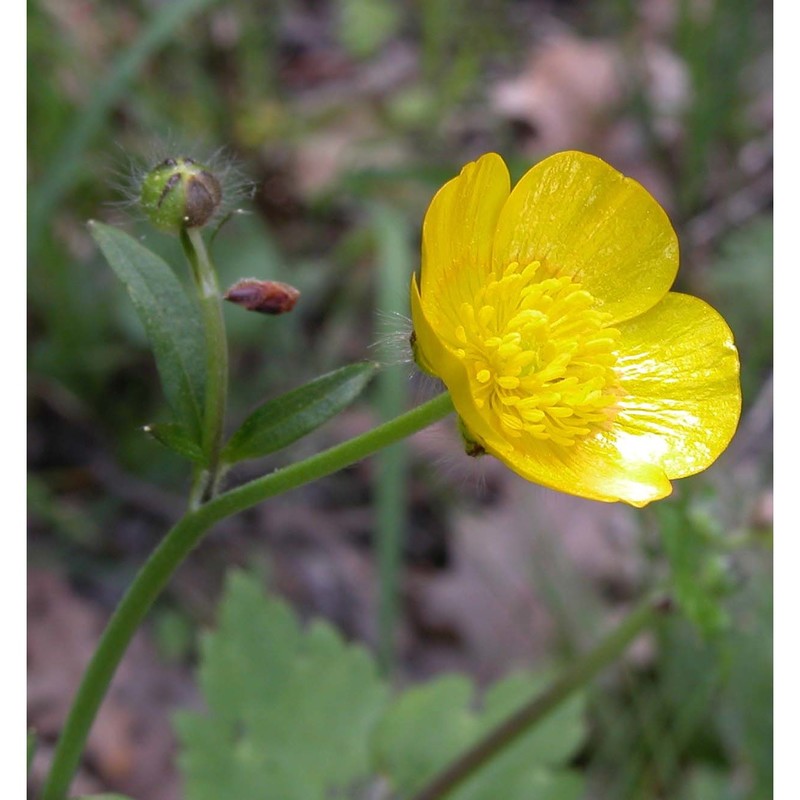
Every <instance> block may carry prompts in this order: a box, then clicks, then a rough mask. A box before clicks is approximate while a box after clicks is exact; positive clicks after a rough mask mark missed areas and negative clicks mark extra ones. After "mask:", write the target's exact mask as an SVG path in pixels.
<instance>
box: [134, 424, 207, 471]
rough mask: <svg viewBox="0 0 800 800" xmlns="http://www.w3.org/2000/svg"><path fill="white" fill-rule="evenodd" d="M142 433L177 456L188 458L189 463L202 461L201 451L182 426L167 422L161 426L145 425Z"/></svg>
mask: <svg viewBox="0 0 800 800" xmlns="http://www.w3.org/2000/svg"><path fill="white" fill-rule="evenodd" d="M144 432H145V433H147V434H149V435H150V436H152V437H153V438H154V439H155V440H156V441H157V442H159V443H160V444H163V445H164V447H167V448H169V449H170V450H172V451H173V452H175V453H177V454H178V455H179V456H183V457H184V458H188V459H189V461H195V462H198V463H200V462H202V461H203V458H204V456H203V451H202V449H201V448H200V447H199V445H198V444H197V442H196V441H195V440H194V439H193V438H192V437H191V436H190V435H189V433H188V432H187V430H186V428H184V427H183V426H182V425H178V424H177V423H175V422H167V423H163V424H161V425H145V427H144Z"/></svg>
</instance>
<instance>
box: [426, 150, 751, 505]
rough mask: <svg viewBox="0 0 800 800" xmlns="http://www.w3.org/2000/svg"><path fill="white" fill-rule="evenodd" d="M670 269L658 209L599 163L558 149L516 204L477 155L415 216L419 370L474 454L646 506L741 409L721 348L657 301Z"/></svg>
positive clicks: (683, 299) (529, 178) (689, 300)
mask: <svg viewBox="0 0 800 800" xmlns="http://www.w3.org/2000/svg"><path fill="white" fill-rule="evenodd" d="M677 270H678V241H677V237H676V235H675V232H674V230H673V229H672V225H671V224H670V222H669V219H668V218H667V215H666V213H665V212H664V210H663V209H662V208H661V207H660V206H659V205H658V203H657V202H656V201H655V200H654V199H653V197H651V196H650V194H648V193H647V191H646V190H645V189H644V188H643V187H642V186H641V185H639V184H638V183H636V182H635V181H633V180H631V179H630V178H626V177H624V176H623V175H621V174H620V173H619V172H617V171H616V170H614V169H613V168H612V167H610V166H609V165H608V164H606V163H605V162H603V161H601V160H600V159H599V158H596V157H594V156H590V155H586V154H585V153H577V152H566V153H558V154H556V155H554V156H551V157H550V158H547V159H545V160H544V161H542V162H541V163H539V164H537V165H536V166H535V167H533V168H532V169H531V170H529V171H528V172H527V173H526V175H525V176H524V177H523V178H522V180H520V182H519V183H518V184H517V185H516V186H515V187H514V190H513V191H511V187H510V180H509V175H508V170H507V169H506V165H505V164H504V163H503V160H502V159H501V158H500V156H498V155H496V154H495V153H488V154H487V155H484V156H482V157H481V158H480V159H478V161H476V162H474V163H471V164H467V166H465V167H464V169H463V170H462V171H461V174H460V175H459V176H458V177H456V178H454V179H453V180H451V181H449V182H448V183H446V184H445V185H444V186H443V187H442V188H441V189H440V190H439V191H438V192H437V194H436V196H435V197H434V198H433V201H432V202H431V205H430V208H429V209H428V213H427V215H426V217H425V224H424V227H423V234H422V274H421V281H420V283H419V284H418V282H417V277H416V275H415V276H414V277H413V279H412V282H411V308H412V316H413V321H414V334H415V335H414V351H415V357H416V360H417V362H418V364H419V365H420V366H421V367H422V368H423V369H424V370H426V371H427V372H430V373H431V374H433V375H436V376H437V377H439V378H441V380H442V381H444V383H445V385H446V386H447V388H448V389H449V391H450V394H451V396H452V399H453V404H454V406H455V408H456V411H457V412H458V414H459V416H460V418H461V423H462V430H463V431H464V434H465V438H466V439H467V442H468V444H469V450H470V451H471V452H473V453H480V452H483V451H485V452H488V453H491V454H492V455H494V456H495V457H497V458H499V459H500V460H501V461H503V462H504V463H505V464H507V465H508V466H509V467H510V468H511V469H513V470H514V471H515V472H517V473H519V474H520V475H522V476H523V477H525V478H527V479H528V480H531V481H535V482H537V483H541V484H543V485H545V486H549V487H551V488H553V489H558V490H560V491H562V492H569V493H571V494H576V495H580V496H582V497H588V498H592V499H594V500H604V501H609V502H611V501H616V500H622V501H625V502H626V503H630V504H631V505H634V506H644V505H646V504H647V503H649V502H650V501H652V500H657V499H659V498H662V497H666V496H667V495H668V494H670V492H671V491H672V486H671V484H670V480H672V479H674V478H683V477H685V476H687V475H693V474H695V473H697V472H700V471H701V470H703V469H705V468H706V467H708V466H709V465H710V464H711V463H712V462H713V461H714V460H715V459H716V458H717V457H718V456H719V455H720V453H722V451H723V450H724V449H725V447H726V446H727V445H728V442H729V441H730V439H731V437H732V436H733V434H734V431H735V430H736V425H737V422H738V420H739V413H740V409H741V392H740V386H739V357H738V354H737V352H736V348H735V346H734V343H733V335H732V334H731V331H730V329H729V328H728V326H727V325H726V324H725V321H724V320H723V319H722V317H721V316H720V315H719V314H718V313H717V312H716V311H714V309H712V308H711V307H710V306H708V305H707V304H706V303H704V302H703V301H702V300H699V299H697V298H696V297H691V296H689V295H685V294H678V293H676V292H670V291H669V288H670V286H671V285H672V282H673V281H674V279H675V275H676V273H677Z"/></svg>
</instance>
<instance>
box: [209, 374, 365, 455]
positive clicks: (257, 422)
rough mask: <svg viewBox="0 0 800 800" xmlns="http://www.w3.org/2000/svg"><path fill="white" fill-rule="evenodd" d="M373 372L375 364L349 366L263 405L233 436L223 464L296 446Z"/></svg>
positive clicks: (350, 399) (338, 409)
mask: <svg viewBox="0 0 800 800" xmlns="http://www.w3.org/2000/svg"><path fill="white" fill-rule="evenodd" d="M376 369H377V365H376V364H370V363H363V364H350V365H348V366H346V367H342V368H341V369H337V370H334V371H333V372H329V373H328V374H327V375H322V376H321V377H319V378H316V379H315V380H313V381H311V382H310V383H307V384H306V385H305V386H301V387H300V388H299V389H295V390H294V391H291V392H287V393H286V394H284V395H281V396H280V397H276V398H275V399H274V400H269V401H267V402H266V403H264V405H262V406H260V407H259V408H257V409H256V410H255V411H254V412H253V413H252V414H251V415H250V416H249V417H248V418H247V419H246V420H245V421H244V422H243V423H242V425H241V427H240V428H239V429H238V430H237V431H236V433H234V434H233V436H232V437H231V439H230V441H229V442H228V444H227V446H226V447H225V451H224V452H223V455H222V458H223V460H224V461H227V462H228V463H229V464H233V463H236V462H237V461H243V460H245V459H248V458H260V457H261V456H266V455H269V454H270V453H274V452H276V451H277V450H280V449H282V448H284V447H286V446H288V445H290V444H292V442H296V441H297V440H298V439H300V438H301V437H303V436H305V435H306V434H308V433H311V431H313V430H315V429H316V428H318V427H319V426H320V425H322V424H323V423H325V422H327V421H328V420H329V419H331V418H333V417H335V416H336V415H337V414H338V413H339V412H341V411H343V410H344V409H345V408H347V406H349V405H350V403H352V402H353V400H355V399H356V398H357V397H358V396H359V395H360V394H361V392H362V391H363V390H364V388H365V387H366V385H367V384H368V383H369V381H370V380H371V378H372V376H373V375H374V374H375V370H376Z"/></svg>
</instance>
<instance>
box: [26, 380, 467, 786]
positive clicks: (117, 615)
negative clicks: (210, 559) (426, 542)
mask: <svg viewBox="0 0 800 800" xmlns="http://www.w3.org/2000/svg"><path fill="white" fill-rule="evenodd" d="M452 410H453V404H452V401H451V399H450V395H449V394H447V393H446V392H445V393H443V394H441V395H439V396H438V397H435V398H434V399H433V400H430V401H428V402H427V403H424V404H423V405H421V406H418V407H417V408H415V409H413V410H412V411H408V412H406V413H405V414H402V415H401V416H399V417H397V418H395V419H393V420H391V421H390V422H387V423H385V424H383V425H379V426H378V427H376V428H373V429H372V430H371V431H368V432H367V433H364V434H362V435H361V436H357V437H355V438H354V439H350V440H348V441H346V442H343V443H342V444H339V445H336V446H335V447H331V448H330V449H328V450H324V451H323V452H321V453H318V454H317V455H315V456H311V458H308V459H306V460H305V461H300V462H298V463H297V464H292V465H290V466H288V467H284V468H283V469H279V470H276V471H275V472H272V473H270V474H269V475H265V476H264V477H262V478H257V479H256V480H253V481H250V482H249V483H246V484H244V485H242V486H239V487H237V488H236V489H232V490H231V491H229V492H225V493H224V494H221V495H219V496H218V497H216V498H214V499H212V500H210V501H209V502H207V503H205V504H204V505H201V506H199V507H198V508H196V509H194V510H190V511H189V512H188V513H187V514H186V515H185V516H184V517H183V518H182V519H181V520H180V521H179V522H178V523H177V524H176V525H175V526H174V527H173V528H172V529H171V530H170V531H169V533H168V534H167V535H166V536H165V537H164V539H163V540H162V542H161V544H160V545H159V546H158V547H157V548H156V550H155V552H154V553H153V554H152V555H151V556H150V558H149V559H148V561H147V562H146V563H145V564H144V566H143V567H142V569H141V570H140V571H139V573H138V574H137V576H136V578H135V579H134V581H133V583H132V584H131V586H130V588H129V589H128V591H127V592H126V594H125V596H124V597H123V598H122V600H121V601H120V604H119V606H118V607H117V610H116V611H115V612H114V614H113V616H112V617H111V619H110V620H109V623H108V626H107V627H106V630H105V632H104V633H103V636H102V637H101V639H100V642H99V644H98V646H97V650H96V651H95V653H94V656H93V657H92V660H91V661H90V663H89V666H88V667H87V669H86V672H85V673H84V676H83V680H82V682H81V685H80V687H79V688H78V692H77V694H76V696H75V700H74V701H73V704H72V708H71V710H70V713H69V716H68V717H67V721H66V723H65V725H64V729H63V731H62V733H61V737H60V738H59V741H58V745H57V747H56V751H55V755H54V757H53V763H52V766H51V768H50V774H49V775H48V779H47V783H46V785H45V787H44V791H43V793H42V800H64V798H65V797H66V793H67V790H68V789H69V784H70V782H71V780H72V776H73V774H74V772H75V769H76V768H77V766H78V762H79V760H80V757H81V753H82V752H83V748H84V746H85V744H86V738H87V736H88V735H89V730H90V728H91V726H92V723H93V722H94V718H95V716H96V714H97V710H98V708H99V707H100V703H101V702H102V700H103V697H105V694H106V691H107V690H108V686H109V684H110V683H111V679H112V678H113V676H114V672H115V671H116V669H117V666H118V665H119V662H120V660H121V659H122V656H123V655H124V653H125V651H126V649H127V647H128V644H129V643H130V641H131V639H132V638H133V635H134V634H135V633H136V630H137V628H138V627H139V624H140V623H141V621H142V619H143V618H144V616H145V614H147V612H148V610H149V609H150V607H151V606H152V604H153V602H154V601H155V599H156V598H157V597H158V595H159V594H160V592H161V590H162V589H163V588H164V586H165V585H166V584H167V582H168V581H169V579H170V577H171V576H172V574H173V573H174V572H175V570H176V569H177V568H178V567H179V566H180V564H181V563H182V562H183V560H184V559H185V558H186V556H187V555H188V554H189V553H190V552H191V550H192V549H193V548H194V547H195V545H196V544H197V543H198V542H199V541H200V540H201V539H202V537H203V535H204V534H205V533H207V532H208V530H209V529H210V528H211V527H212V525H214V524H215V523H217V522H219V521H220V520H222V519H224V518H225V517H229V516H231V515H232V514H236V513H238V512H239V511H243V510H244V509H246V508H250V507H251V506H254V505H256V504H257V503H260V502H261V501H262V500H266V499H267V498H269V497H274V496H275V495H277V494H281V493H283V492H287V491H289V490H290V489H295V488H297V487H299V486H303V485H304V484H306V483H310V482H311V481H314V480H316V479H317V478H322V477H324V476H325V475H330V474H332V473H334V472H337V471H338V470H340V469H343V468H344V467H347V466H349V465H350V464H354V463H355V462H357V461H360V460H361V459H362V458H366V457H367V456H369V455H372V454H373V453H375V452H377V451H378V450H382V449H383V448H384V447H387V446H388V445H390V444H393V443H394V442H397V441H400V440H401V439H404V438H405V437H407V436H410V435H411V434H412V433H416V432H417V431H419V430H422V429H423V428H426V427H427V426H428V425H430V424H431V423H433V422H436V421H437V420H439V419H442V418H443V417H445V416H447V415H448V414H449V413H450V412H451V411H452Z"/></svg>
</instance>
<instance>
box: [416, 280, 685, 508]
mask: <svg viewBox="0 0 800 800" xmlns="http://www.w3.org/2000/svg"><path fill="white" fill-rule="evenodd" d="M411 316H412V320H413V324H414V332H415V334H416V350H417V352H416V355H417V363H418V364H419V365H420V366H421V367H422V368H423V369H425V370H426V371H427V372H430V373H431V374H433V375H436V376H438V377H439V378H440V379H441V380H442V381H443V382H444V384H445V385H446V386H447V388H448V390H449V391H450V396H451V397H452V398H453V405H454V406H455V409H456V411H457V412H458V415H459V416H460V417H461V419H462V422H463V424H464V426H465V427H466V429H467V431H468V432H469V435H470V438H471V439H474V440H475V441H476V442H477V443H478V444H480V445H481V446H482V447H483V449H484V450H486V452H487V453H490V454H491V455H493V456H495V458H498V459H499V460H500V461H502V462H503V463H504V464H506V466H508V467H510V468H511V469H512V470H514V471H515V472H517V473H518V474H519V475H521V476H522V477H523V478H527V479H528V480H530V481H534V482H536V483H540V484H542V485H543V486H548V487H550V488H551V489H557V490H559V491H562V492H567V493H569V494H576V495H579V496H581V497H587V498H589V499H592V500H604V501H606V502H613V501H616V500H624V501H625V502H628V503H631V504H632V505H645V504H647V503H649V502H650V501H651V500H658V499H660V498H662V497H666V496H667V495H668V494H669V493H670V492H671V490H672V487H671V486H670V483H669V481H668V480H667V477H666V475H665V474H664V471H663V470H662V469H661V468H660V467H658V466H656V465H652V464H646V463H644V464H643V463H638V462H632V461H628V462H622V461H621V458H620V455H619V451H618V450H617V448H616V447H615V445H614V442H613V440H612V439H611V438H610V437H609V436H608V435H606V434H602V435H598V436H597V437H595V439H593V440H591V442H582V443H581V444H580V445H579V446H576V447H571V448H567V447H562V446H559V445H556V444H553V443H551V442H547V441H534V442H531V441H530V440H524V439H509V438H508V437H507V436H505V435H504V434H503V432H502V431H501V430H498V428H497V425H498V424H499V423H498V420H497V418H496V415H495V414H494V413H492V412H489V413H487V409H485V408H484V409H483V410H481V409H478V407H477V406H476V404H475V399H474V396H473V394H472V388H471V386H470V382H469V376H468V374H467V370H466V367H465V365H464V361H463V360H462V359H460V358H459V357H458V355H457V354H456V353H455V352H454V351H453V350H452V349H451V348H450V347H448V346H447V345H446V344H445V343H444V342H443V341H442V340H441V339H440V338H439V337H438V336H437V335H436V333H435V330H434V327H433V326H432V324H431V322H430V321H429V320H428V317H427V315H426V313H425V311H424V310H423V308H422V302H421V300H420V296H419V289H418V287H417V282H416V277H414V278H412V281H411Z"/></svg>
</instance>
